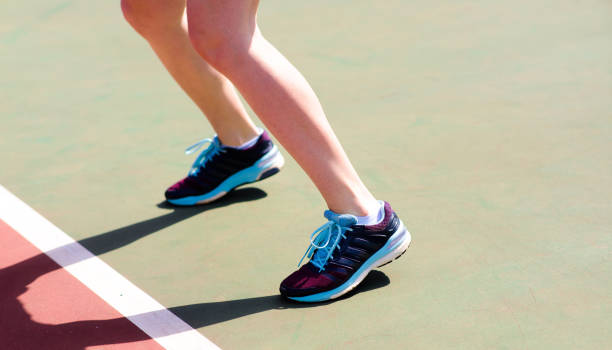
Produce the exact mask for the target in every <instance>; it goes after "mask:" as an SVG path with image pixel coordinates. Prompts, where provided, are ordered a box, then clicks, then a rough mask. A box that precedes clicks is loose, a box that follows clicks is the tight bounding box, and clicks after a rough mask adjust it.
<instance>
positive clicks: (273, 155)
mask: <svg viewBox="0 0 612 350" xmlns="http://www.w3.org/2000/svg"><path fill="white" fill-rule="evenodd" d="M284 164H285V159H284V158H283V156H282V154H280V151H279V150H278V148H277V147H276V146H274V147H273V148H272V150H270V152H268V153H267V154H266V155H265V156H263V157H262V158H261V159H259V160H258V161H257V162H255V164H253V165H251V166H250V167H248V168H246V169H242V170H240V171H238V172H237V173H235V174H234V175H232V176H230V177H228V178H227V179H225V180H224V181H223V182H222V183H221V184H220V185H219V186H217V187H216V188H215V189H214V190H212V191H210V192H208V193H205V194H202V195H198V196H189V197H183V198H175V199H168V202H169V203H172V204H174V205H180V206H192V205H198V204H206V203H210V202H213V201H216V200H217V199H219V198H221V197H223V196H225V195H226V194H228V193H229V192H230V191H231V190H233V189H235V188H236V187H239V186H242V185H246V184H249V183H253V182H256V181H261V180H263V179H265V178H268V177H270V176H272V175H274V174H276V173H278V172H279V171H280V169H281V168H282V167H283V165H284Z"/></svg>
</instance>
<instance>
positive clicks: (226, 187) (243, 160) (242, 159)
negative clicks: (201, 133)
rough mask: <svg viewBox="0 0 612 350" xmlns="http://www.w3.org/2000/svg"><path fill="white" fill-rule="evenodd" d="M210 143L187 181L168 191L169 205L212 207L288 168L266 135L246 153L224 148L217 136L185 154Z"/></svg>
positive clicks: (187, 150)
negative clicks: (244, 186) (245, 187)
mask: <svg viewBox="0 0 612 350" xmlns="http://www.w3.org/2000/svg"><path fill="white" fill-rule="evenodd" d="M207 143H209V146H208V148H206V149H205V150H204V151H202V152H201V153H200V155H199V156H198V158H196V160H195V162H194V163H193V165H192V166H191V170H190V171H189V174H188V175H187V177H185V178H184V179H182V180H181V181H179V182H177V183H175V184H174V185H172V186H170V188H168V190H166V193H165V195H166V199H167V200H168V202H170V203H172V204H176V205H195V204H204V203H209V202H212V201H214V200H216V199H219V198H221V197H223V196H224V195H225V194H227V193H228V192H230V191H231V190H233V189H234V188H236V187H238V186H241V185H244V184H247V183H251V182H255V181H259V180H263V179H265V178H267V177H270V176H272V175H274V174H276V173H277V172H278V171H279V170H280V168H281V167H282V166H283V164H284V159H283V156H282V155H281V154H280V152H279V150H278V148H277V147H276V146H275V145H274V144H273V143H272V140H270V136H268V133H267V132H266V131H264V132H263V133H262V134H261V136H259V138H258V139H257V142H256V143H255V144H254V145H253V146H251V147H249V148H246V149H237V148H232V147H226V146H223V145H222V144H221V142H220V141H219V138H217V137H216V136H215V137H214V138H213V139H204V140H202V141H200V142H198V143H196V144H195V145H193V146H190V147H188V148H187V149H186V150H185V153H186V154H191V153H194V152H195V151H197V150H198V149H199V148H200V147H202V146H203V145H204V144H207Z"/></svg>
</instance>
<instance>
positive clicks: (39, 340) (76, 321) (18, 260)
mask: <svg viewBox="0 0 612 350" xmlns="http://www.w3.org/2000/svg"><path fill="white" fill-rule="evenodd" d="M0 280H1V281H2V288H0V310H2V312H0V339H1V344H2V348H3V349H11V350H30V349H40V348H44V349H47V350H62V349H74V350H81V349H82V350H84V349H116V350H120V349H142V350H145V349H163V348H162V347H161V346H160V345H159V344H157V343H156V342H155V341H154V340H153V339H151V338H150V337H149V336H148V335H146V334H145V333H144V332H142V331H141V330H140V329H138V327H136V326H135V325H134V324H133V323H132V322H130V321H129V320H128V319H127V318H125V317H123V316H122V315H121V314H120V313H118V312H117V311H116V310H114V309H113V308H112V307H110V306H109V305H108V304H107V303H106V302H104V300H102V299H100V298H99V297H98V296H97V295H95V294H94V293H93V292H92V291H91V290H89V289H88V288H87V287H86V286H84V285H83V284H82V283H80V282H79V281H78V280H77V279H76V278H74V277H73V276H72V275H70V273H68V272H67V271H66V270H64V269H62V268H61V267H60V266H59V265H57V264H56V263H55V262H54V261H53V260H51V259H50V258H49V257H48V256H46V255H44V254H42V252H41V251H40V250H38V249H36V247H34V246H33V245H32V244H30V243H29V242H28V241H26V240H25V239H24V238H23V237H21V235H19V233H18V232H16V231H15V230H13V229H12V228H11V227H10V226H8V225H7V224H6V223H4V222H3V221H2V220H0Z"/></svg>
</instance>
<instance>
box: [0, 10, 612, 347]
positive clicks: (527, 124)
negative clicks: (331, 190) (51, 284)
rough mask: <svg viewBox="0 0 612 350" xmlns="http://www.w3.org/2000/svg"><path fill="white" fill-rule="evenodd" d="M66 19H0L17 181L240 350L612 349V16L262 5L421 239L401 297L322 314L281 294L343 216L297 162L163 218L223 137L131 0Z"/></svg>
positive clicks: (380, 294)
mask: <svg viewBox="0 0 612 350" xmlns="http://www.w3.org/2000/svg"><path fill="white" fill-rule="evenodd" d="M63 3H64V1H59V0H47V1H42V0H33V1H29V2H27V3H25V2H16V1H5V2H2V3H0V13H2V14H3V15H5V16H4V20H3V21H2V23H1V24H0V42H1V43H2V49H1V50H2V54H0V67H1V68H0V72H1V76H2V79H1V81H0V110H1V113H0V120H1V125H2V127H1V130H0V134H1V137H0V161H1V163H0V164H2V167H1V168H0V183H2V184H4V185H5V186H7V187H8V188H9V189H10V190H11V191H13V192H15V193H16V194H17V195H19V196H20V197H21V198H23V199H24V200H26V201H27V202H28V203H30V204H31V205H32V206H34V208H36V209H37V210H38V211H39V212H41V213H42V214H43V215H45V216H46V217H48V218H49V219H50V220H51V221H52V222H54V223H55V224H57V225H58V226H59V227H61V228H62V229H63V230H64V231H66V232H67V233H69V234H70V235H71V236H72V237H74V238H75V239H78V240H84V239H88V238H89V240H88V241H87V242H86V243H87V244H89V248H91V249H92V250H95V251H96V252H97V253H98V254H100V257H101V258H102V259H103V260H104V261H106V262H108V263H109V264H111V265H112V266H113V267H114V268H115V269H116V270H118V271H120V272H121V273H122V274H123V275H125V276H127V277H128V278H129V279H130V280H132V281H134V282H135V283H136V284H137V285H138V286H140V287H141V288H143V289H145V290H146V291H147V292H148V293H149V294H151V295H152V296H154V297H155V298H156V299H157V300H159V301H160V302H161V303H162V304H163V305H165V306H168V307H174V309H173V310H175V312H176V313H179V314H180V315H182V317H183V318H184V319H186V320H187V321H188V322H189V323H190V324H192V325H193V326H194V327H199V328H200V330H201V331H202V332H203V333H204V334H205V335H206V336H207V337H208V338H210V339H211V340H213V341H214V342H215V343H217V344H219V345H220V346H221V347H222V348H228V349H233V348H235V349H241V348H246V347H250V348H253V349H275V348H288V347H289V346H290V347H291V348H293V349H305V348H315V349H340V348H348V347H350V348H351V349H371V348H373V346H374V345H376V346H380V347H383V346H384V347H385V348H387V349H405V348H406V347H407V345H410V346H411V347H413V348H418V349H432V348H435V349H491V348H498V349H504V348H506V349H516V348H530V349H549V348H554V349H576V348H580V349H602V348H606V347H607V346H608V345H609V344H610V342H611V341H612V339H611V337H610V335H609V326H608V325H609V324H610V323H611V322H612V320H611V316H610V315H612V309H611V305H612V300H611V297H610V295H612V293H610V290H611V289H612V280H611V278H612V267H611V263H610V248H609V247H610V244H611V240H612V235H611V234H610V233H611V231H612V229H611V227H612V215H611V214H610V213H611V212H612V208H611V203H610V198H612V179H611V174H612V155H611V151H610V149H612V130H611V127H612V122H611V120H612V112H611V111H612V98H611V97H610V96H611V94H612V64H611V63H610V62H612V34H611V33H612V4H610V2H609V1H605V0H588V1H584V2H576V1H568V0H561V1H552V0H536V1H526V0H519V1H513V2H485V1H461V2H457V1H451V0H444V1H437V2H431V1H423V0H417V1H404V0H390V1H384V2H382V1H381V2H375V1H363V0H354V1H348V0H344V1H336V2H329V1H323V0H315V1H310V2H296V1H281V0H268V1H262V6H263V7H262V9H261V12H260V16H259V17H260V22H261V27H262V30H263V32H264V34H265V35H266V36H267V37H268V38H269V39H270V40H272V41H273V42H274V43H275V44H277V45H278V47H279V48H280V49H281V50H282V51H283V52H284V53H285V54H286V56H288V57H289V58H290V59H291V60H292V61H294V62H295V63H296V65H297V66H298V67H299V68H300V69H301V70H302V71H303V72H304V74H305V75H306V77H307V78H308V79H309V81H310V83H311V84H312V85H313V86H314V88H315V89H316V91H317V92H318V94H319V96H320V98H321V100H322V102H323V104H324V106H325V108H326V111H327V114H328V116H329V118H330V120H331V122H332V125H333V126H334V127H336V130H337V132H338V135H339V137H340V139H341V141H342V142H343V144H344V146H345V148H346V149H347V151H348V153H349V155H350V156H351V158H352V161H353V163H354V164H355V166H356V167H357V168H358V170H359V172H360V174H361V175H362V176H363V178H364V180H365V181H366V183H368V185H369V186H370V187H371V188H372V190H373V192H374V193H375V194H376V196H377V197H378V198H380V199H385V200H388V201H389V202H390V203H391V204H392V205H393V207H394V209H396V210H397V212H398V214H399V215H400V217H401V218H402V220H403V222H404V223H405V224H406V226H407V228H408V230H409V231H410V232H411V233H412V234H413V242H412V244H411V247H410V249H409V250H408V252H407V253H406V254H405V255H404V256H403V257H402V258H401V259H399V260H398V261H396V262H394V263H393V264H390V265H388V266H386V267H384V268H383V269H382V271H384V273H385V274H386V275H387V277H388V278H389V280H390V283H389V284H388V285H384V283H382V282H384V279H380V278H379V279H377V280H374V282H377V283H378V282H381V283H378V284H376V283H374V285H375V286H378V287H379V288H375V289H371V290H368V291H364V292H362V293H358V294H356V295H355V296H353V297H351V298H348V299H343V300H341V301H339V302H336V303H332V304H327V305H322V306H318V307H309V308H295V306H294V304H287V303H283V302H282V301H280V300H278V299H277V298H276V297H275V296H276V294H277V287H278V283H279V282H280V281H281V280H282V279H283V278H284V277H285V276H286V275H287V274H288V273H289V272H291V271H292V270H293V269H294V268H295V264H297V261H298V260H299V257H300V256H301V255H302V254H303V252H304V250H305V249H306V247H307V244H308V235H309V234H310V233H311V232H312V230H314V229H315V228H316V227H318V226H319V225H321V224H322V223H323V217H322V213H323V210H324V209H325V208H324V206H323V202H322V201H321V200H320V198H319V197H318V195H317V193H316V192H315V190H314V189H313V188H312V186H311V185H310V183H309V182H308V180H307V178H306V177H305V176H304V175H303V174H302V173H301V171H300V169H299V168H298V167H297V165H296V164H295V163H294V162H293V161H292V160H291V159H289V157H286V158H287V160H288V162H287V165H286V166H285V167H284V168H283V170H282V171H281V172H280V173H279V174H277V175H275V176H274V177H272V178H270V179H269V180H266V181H263V182H261V183H258V184H257V185H254V186H252V187H250V189H246V190H242V191H239V192H237V193H235V195H233V194H230V195H229V197H228V198H227V201H222V202H221V203H219V204H218V205H215V206H211V207H206V208H199V209H174V208H168V207H163V206H162V208H159V207H157V206H156V204H157V203H159V202H161V201H162V198H163V191H164V189H165V188H166V187H167V186H168V185H170V184H172V183H174V182H175V181H176V180H178V179H179V178H180V177H182V176H184V174H185V173H186V172H187V171H188V169H189V165H190V164H191V159H190V158H189V157H185V156H183V155H182V151H183V149H184V148H185V147H186V146H189V145H190V142H191V140H194V139H200V138H203V137H210V136H211V134H212V133H211V129H210V127H209V126H208V125H207V124H205V123H204V122H202V121H201V119H202V118H201V116H200V115H199V114H198V113H197V110H196V109H195V107H193V106H192V105H191V104H190V103H189V102H188V100H187V98H186V97H184V96H183V94H182V93H181V92H180V90H179V89H178V88H177V87H176V84H175V83H173V82H172V81H171V79H170V78H169V77H168V76H167V75H166V74H165V73H164V72H163V68H162V67H161V65H160V64H159V63H158V62H157V61H156V59H155V57H154V56H153V55H152V54H151V52H150V51H149V48H148V46H147V44H146V43H145V42H144V41H143V40H142V39H140V38H139V37H138V36H137V35H135V34H133V33H132V32H131V30H130V29H129V28H128V26H127V25H126V24H124V23H123V20H122V18H121V14H120V12H119V8H118V5H117V3H116V2H112V1H111V2H103V1H102V2H83V1H81V2H73V3H71V5H70V6H69V7H67V8H65V9H64V10H63V11H61V12H57V13H55V14H53V16H51V17H48V18H46V19H45V20H44V21H43V20H39V16H40V15H42V14H44V13H46V11H49V10H50V9H53V8H57V7H58V6H59V5H61V4H63ZM17 33H18V34H17ZM381 155H384V156H381ZM255 188H257V189H260V191H258V190H256V189H255ZM254 276H256V277H254ZM313 335H316V336H313Z"/></svg>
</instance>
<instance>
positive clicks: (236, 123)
mask: <svg viewBox="0 0 612 350" xmlns="http://www.w3.org/2000/svg"><path fill="white" fill-rule="evenodd" d="M121 7H122V9H123V13H124V15H125V17H126V19H127V21H128V22H129V23H130V24H131V25H132V27H133V28H134V29H135V30H136V31H137V32H138V33H140V34H141V35H142V36H143V37H144V38H145V39H146V40H147V41H148V42H149V44H150V45H151V47H152V48H153V50H154V51H155V53H156V54H157V56H158V57H159V59H160V60H161V61H162V63H163V64H164V66H165V67H166V69H167V70H168V72H170V74H171V75H172V77H174V79H175V80H176V81H177V83H178V84H179V85H180V86H181V88H183V90H184V91H185V92H186V93H187V94H188V95H189V97H191V99H192V100H193V101H194V102H195V103H196V105H197V106H198V107H199V108H200V110H202V112H203V113H204V114H205V115H206V117H207V118H208V120H209V121H210V123H211V125H212V127H213V129H214V130H215V132H216V133H217V135H218V136H219V138H220V139H221V141H222V142H223V143H224V144H226V145H229V146H238V145H240V144H242V143H244V142H245V141H247V140H249V139H251V138H253V137H255V136H256V135H257V128H256V127H255V125H254V124H253V122H252V121H251V119H250V118H249V116H248V114H247V113H246V111H245V109H244V107H243V105H242V103H241V101H240V99H239V98H238V96H237V95H236V92H235V91H234V89H233V87H232V85H231V83H230V82H229V81H228V80H227V79H226V78H225V77H224V76H223V75H221V74H220V73H219V72H217V71H216V70H215V69H214V68H212V67H211V66H210V65H209V64H208V63H206V61H204V60H203V59H202V57H200V55H199V54H198V53H197V52H196V51H195V50H194V48H193V46H192V45H191V42H190V40H189V36H188V35H187V17H186V16H184V13H185V0H122V1H121Z"/></svg>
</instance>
